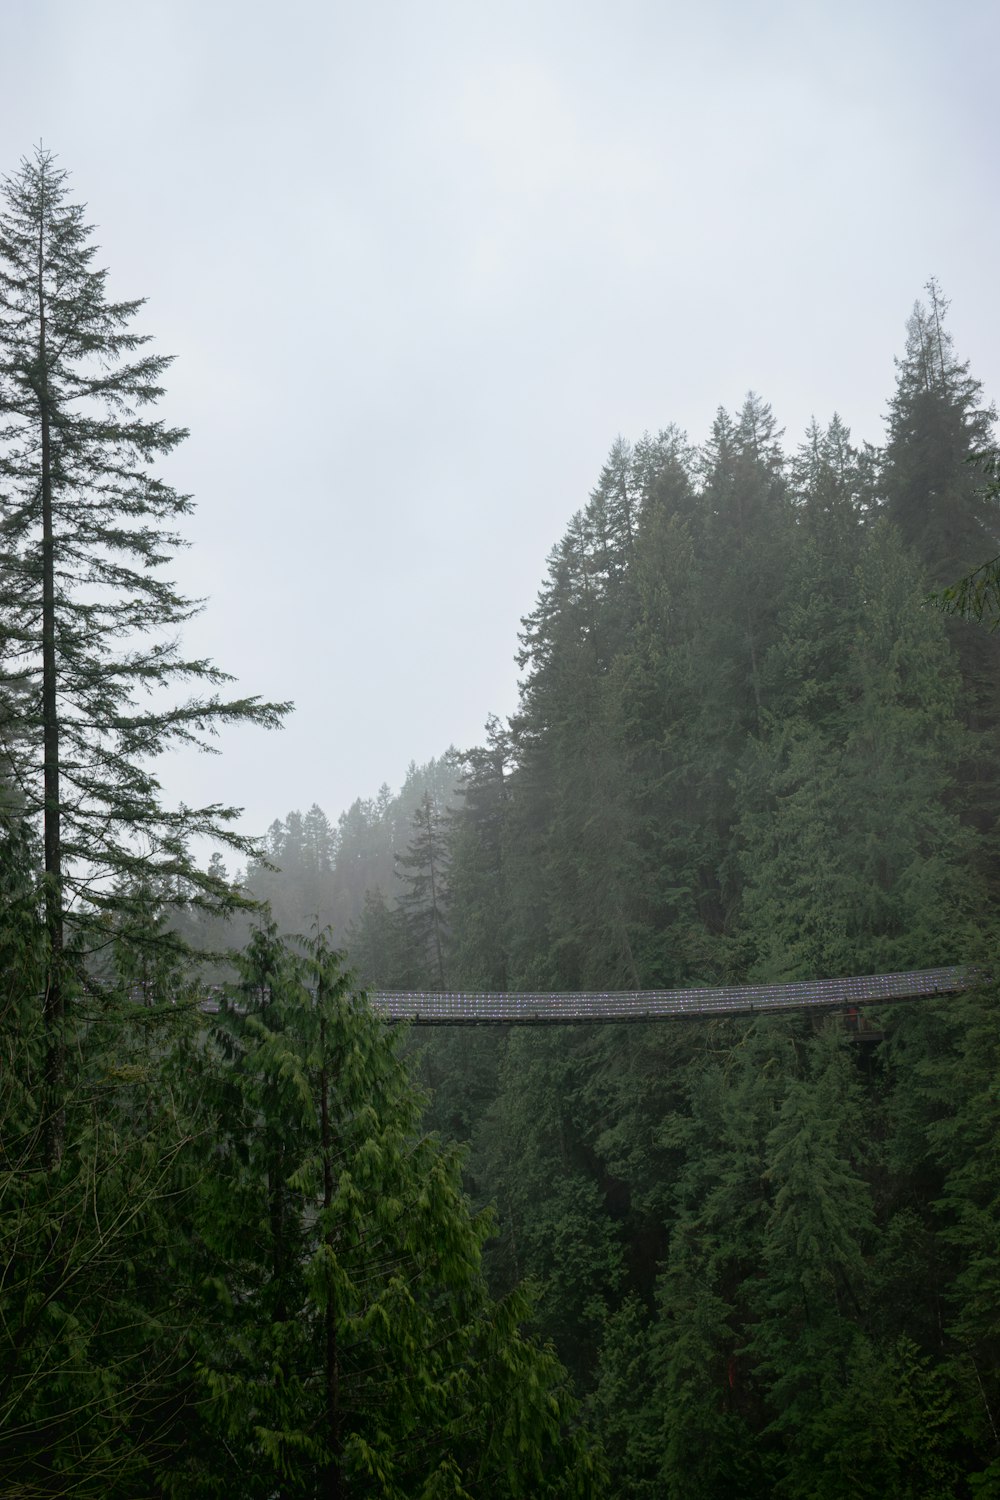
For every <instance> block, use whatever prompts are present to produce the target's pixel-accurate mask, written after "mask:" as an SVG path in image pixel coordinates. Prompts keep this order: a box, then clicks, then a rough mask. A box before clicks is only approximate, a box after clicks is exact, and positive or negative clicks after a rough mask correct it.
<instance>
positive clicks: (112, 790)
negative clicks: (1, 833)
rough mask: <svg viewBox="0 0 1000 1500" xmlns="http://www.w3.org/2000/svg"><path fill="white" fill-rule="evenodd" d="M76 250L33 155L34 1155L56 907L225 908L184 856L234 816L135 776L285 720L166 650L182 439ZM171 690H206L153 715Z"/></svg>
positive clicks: (152, 369)
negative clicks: (39, 880) (173, 469)
mask: <svg viewBox="0 0 1000 1500" xmlns="http://www.w3.org/2000/svg"><path fill="white" fill-rule="evenodd" d="M90 236H91V231H90V227H89V226H88V225H87V223H86V221H85V211H84V208H83V207H82V206H81V205H79V204H74V203H73V202H71V201H70V199H69V196H68V188H67V180H66V173H65V172H63V171H61V170H59V169H58V168H57V166H56V164H55V161H54V158H53V157H52V155H51V153H49V152H47V151H44V150H42V149H41V147H39V148H38V149H37V150H36V152H35V153H34V156H33V157H31V158H30V159H26V160H24V161H22V163H21V166H20V170H19V171H18V172H17V173H16V174H15V175H14V176H12V177H9V178H7V179H6V180H5V182H4V187H3V202H2V208H0V613H2V616H3V619H4V636H3V640H2V641H0V696H2V697H3V699H4V700H6V702H7V704H8V705H12V707H13V723H12V725H11V724H9V723H8V724H7V725H0V732H3V733H4V743H3V746H2V751H0V753H2V756H3V759H4V760H6V761H7V762H8V763H9V764H10V766H11V768H12V774H13V777H14V779H15V782H16V785H17V788H18V790H19V792H20V795H21V797H22V798H23V803H24V810H25V814H26V816H28V817H29V818H35V817H37V818H39V819H40V821H41V823H42V825H43V835H44V836H43V845H44V871H45V911H46V925H47V930H48V939H49V946H50V969H49V976H48V983H47V988H46V1014H47V1019H48V1023H49V1031H50V1035H51V1038H52V1049H51V1057H50V1067H49V1079H48V1090H49V1094H50V1096H51V1107H52V1109H53V1111H54V1115H53V1122H54V1125H53V1132H52V1136H51V1140H50V1152H52V1153H56V1152H57V1150H58V1136H59V1123H58V1121H59V1108H60V1105H59V1099H60V1094H61V1087H62V1085H61V1082H60V1080H61V1074H62V1043H61V1041H60V1039H59V1035H60V1032H61V1028H62V1024H63V1019H64V1012H65V1000H66V993H67V967H66V963H65V957H64V950H65V947H66V936H67V934H66V912H67V910H68V908H69V907H70V905H71V903H72V904H73V905H74V922H75V923H76V924H77V930H79V927H80V924H81V923H82V922H84V921H85V920H86V917H87V913H88V912H93V911H94V910H95V908H96V909H97V910H99V909H100V908H102V907H106V906H107V905H108V904H109V903H111V904H113V902H114V899H115V898H114V896H113V893H112V883H113V881H114V880H115V879H117V878H121V877H127V876H129V875H131V874H134V873H135V872H137V871H138V870H140V869H141V870H142V871H144V872H145V873H146V874H147V875H155V876H156V877H160V876H163V877H170V878H171V879H176V878H177V877H181V876H182V877H183V878H184V880H185V881H186V882H188V888H189V889H190V890H192V891H193V893H194V895H195V897H196V899H198V900H202V901H206V902H208V903H209V904H211V903H212V902H213V901H223V902H225V901H230V900H231V899H232V892H231V888H228V887H223V888H222V889H220V888H219V886H218V884H217V883H216V882H214V881H213V880H212V879H211V878H210V877H209V876H208V875H207V874H206V873H205V872H203V871H199V870H198V868H197V866H196V864H195V863H194V861H193V860H192V859H191V858H190V856H189V855H188V853H187V849H186V842H185V841H186V839H187V837H188V836H189V835H193V834H208V835H211V836H212V837H214V838H215V839H218V840H221V841H222V842H224V843H227V844H229V845H230V846H232V847H236V848H241V849H249V848H250V847H251V846H250V843H249V841H247V840H245V839H243V838H241V837H240V836H239V835H237V834H236V833H235V832H234V831H233V829H232V826H231V825H232V820H233V819H234V817H235V815H236V812H237V809H234V808H231V807H227V806H224V805H222V804H212V805H210V806H206V807H201V808H181V809H180V810H177V811H174V810H171V809H168V808H167V807H165V806H164V805H163V803H162V800H161V795H160V786H159V783H158V781H157V779H156V775H155V773H154V770H153V769H152V768H151V765H150V762H151V760H152V759H153V758H154V757H155V756H156V755H157V754H159V753H160V752H162V751H164V750H166V749H168V748H170V747H172V746H175V745H183V744H194V745H199V746H201V747H203V748H205V740H204V735H205V734H206V733H208V734H211V733H214V731H215V730H216V728H217V727H218V726H219V725H220V724H224V723H226V722H229V721H232V720H252V721H255V722H257V723H260V724H264V725H273V724H276V723H277V722H278V721H279V720H280V717H281V715H282V713H283V712H284V711H285V709H286V708H287V705H282V704H270V703H262V702H261V701H260V700H259V699H257V698H242V699H235V700H229V701H226V700H224V699H222V698H220V697H219V695H218V694H217V693H215V692H214V691H211V690H212V689H214V688H216V687H217V686H219V685H220V684H222V683H224V682H226V681H228V680H229V679H227V678H226V676H225V674H224V673H222V672H220V671H219V670H218V669H217V668H216V667H214V666H213V665H212V663H211V662H209V661H206V660H201V659H185V658H184V656H183V655H182V654H181V652H180V647H179V644H178V639H177V634H176V632H177V629H178V627H179V626H180V625H182V624H183V622H184V621H185V620H188V619H189V618H190V617H191V616H192V615H193V614H194V613H196V611H197V609H198V605H197V604H196V603H195V602H192V601H191V600H188V599H186V598H184V597H183V596H182V595H181V594H179V593H178V592H177V590H176V589H175V588H174V587H173V585H172V584H170V583H169V582H166V581H165V580H164V579H163V577H162V576H161V573H160V567H161V565H162V564H163V563H164V562H165V561H167V559H168V558H169V557H170V555H171V553H172V552H173V551H174V549H175V548H176V547H178V546H179V545H181V539H180V537H179V536H178V535H177V534H176V532H175V531H174V530H173V527H174V524H175V523H176V521H177V520H178V519H179V518H180V517H182V516H183V515H185V514H186V513H187V512H188V511H189V510H190V508H191V502H190V499H189V497H187V496H186V495H181V494H178V493H177V491H175V490H174V489H172V488H171V487H170V485H168V484H166V483H165V482H164V481H163V480H161V479H158V478H157V477H155V475H154V474H153V473H152V472H151V468H150V466H151V465H152V464H153V462H154V461H155V460H157V459H160V458H163V457H165V456H166V455H168V454H169V453H170V452H171V451H172V450H173V449H174V448H175V447H176V446H177V444H178V443H179V442H180V441H181V439H182V438H183V437H184V436H185V434H184V431H183V430H182V429H179V428H172V427H168V426H166V425H165V424H164V423H163V422H161V421H157V420H154V419H152V418H149V417H147V416H146V415H145V411H146V409H147V408H148V407H150V406H151V405H153V404H154V403H155V402H156V401H157V399H158V398H159V397H160V395H161V394H162V387H161V380H162V377H163V375H164V372H165V371H166V368H167V366H168V364H169V362H170V361H169V359H167V358H166V357H165V356H163V355H158V354H154V353H149V352H146V351H145V349H144V345H145V344H146V343H147V342H148V339H147V336H146V335H144V334H142V333H140V332H138V331H136V328H135V320H136V316H137V314H138V312H139V309H140V308H141V306H142V302H141V301H140V300H132V301H113V300H112V299H111V298H110V296H109V294H108V287H107V273H106V272H105V271H104V270H101V269H98V268H97V267H96V265H95V255H96V247H95V246H94V245H93V243H92V242H91V237H90ZM177 682H181V683H184V682H193V683H194V684H196V685H197V686H198V687H201V688H207V689H209V690H210V691H208V692H207V693H202V694H201V695H199V696H195V697H192V698H189V699H187V700H185V701H182V702H180V703H177V704H175V705H174V706H173V707H162V706H161V703H162V699H161V698H160V696H159V695H160V691H161V689H162V688H163V687H164V686H167V685H170V684H172V683H177ZM150 699H152V701H150Z"/></svg>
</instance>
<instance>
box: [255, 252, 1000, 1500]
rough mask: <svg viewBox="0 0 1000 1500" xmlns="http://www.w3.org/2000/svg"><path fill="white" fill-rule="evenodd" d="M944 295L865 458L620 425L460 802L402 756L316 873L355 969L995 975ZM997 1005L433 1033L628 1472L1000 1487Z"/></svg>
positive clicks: (544, 1321)
mask: <svg viewBox="0 0 1000 1500" xmlns="http://www.w3.org/2000/svg"><path fill="white" fill-rule="evenodd" d="M946 312H947V304H946V301H945V299H944V297H943V294H942V292H941V290H940V288H939V287H938V286H937V284H936V283H934V282H931V283H930V284H929V285H928V287H927V289H926V300H925V301H923V302H922V303H919V304H918V305H917V307H916V308H915V310H914V314H913V317H912V318H911V320H910V322H909V324H908V326H907V329H906V342H905V346H904V349H903V353H902V355H901V357H900V360H899V362H898V377H897V385H896V390H895V392H894V393H893V394H892V396H891V399H890V402H889V407H888V418H887V431H886V438H885V443H884V446H882V447H880V448H876V447H873V446H871V445H870V444H860V445H859V444H856V443H855V442H854V441H853V440H852V436H851V434H850V432H849V431H848V430H847V429H846V427H845V426H844V424H843V422H842V421H841V420H840V419H839V417H837V416H834V417H832V418H831V419H830V420H829V421H828V422H826V423H820V422H816V421H814V422H813V423H812V424H811V426H810V428H809V430H808V432H807V433H806V434H805V436H804V438H803V439H802V441H801V442H799V443H797V444H788V443H786V441H785V438H784V434H783V433H782V432H781V431H780V430H779V426H778V422H777V419H776V417H775V415H774V414H773V413H772V411H771V409H770V407H769V406H768V405H767V403H766V401H764V400H763V399H762V398H760V397H759V396H756V395H750V396H748V398H747V400H746V401H745V403H744V405H743V406H742V407H741V409H740V410H739V411H737V412H727V411H724V410H720V411H719V412H718V413H717V415H716V417H715V419H714V421H713V423H712V426H711V430H710V432H709V435H708V438H707V440H706V441H705V442H704V443H703V444H702V445H701V446H700V447H696V446H694V445H693V444H691V443H690V442H689V441H688V439H687V437H686V436H685V435H684V434H682V433H680V432H678V431H677V430H675V429H673V428H666V429H664V430H663V431H661V432H658V433H656V434H655V435H648V434H647V435H644V436H643V437H642V438H640V439H638V440H637V441H635V442H634V443H629V442H627V441H625V440H624V439H621V438H619V439H617V440H616V441H615V442H614V444H613V445H612V447H611V449H610V452H609V455H608V460H607V463H606V464H605V466H604V468H603V469H602V471H601V473H600V475H599V476H598V479H597V483H596V485H595V487H594V490H593V492H592V494H591V495H590V497H589V499H588V501H587V503H586V504H585V506H584V507H583V508H582V509H581V511H580V512H579V513H578V514H577V515H576V516H574V517H573V518H572V519H571V521H570V523H569V525H568V527H567V529H566V533H565V535H564V536H563V538H562V539H561V540H560V541H559V543H558V544H557V545H556V547H555V548H554V549H553V551H552V553H551V555H550V557H549V560H548V566H547V571H546V576H545V579H544V582H543V584H542V588H541V590H540V593H539V596H538V602H537V605H536V607H535V609H534V610H533V611H532V612H531V614H530V615H529V616H528V617H527V618H526V619H525V621H524V622H523V630H522V635H521V643H520V655H519V661H520V665H521V668H522V673H523V677H522V686H521V699H520V704H519V707H518V710H517V712H516V713H515V714H514V715H513V717H512V718H511V720H510V723H509V724H503V723H501V722H500V721H499V720H497V719H492V720H491V721H490V723H489V724H488V726H487V733H486V737H485V739H484V742H483V744H482V745H480V746H476V747H473V748H472V749H470V750H468V751H466V752H463V753H461V754H457V755H453V756H451V757H450V758H449V760H448V765H449V767H450V768H451V769H452V770H453V772H455V773H457V775H458V780H457V785H456V787H455V789H454V791H453V792H449V788H448V787H447V786H442V784H441V782H440V781H439V780H437V779H436V778H437V776H438V773H439V767H437V766H431V767H428V768H427V780H426V792H427V798H428V803H427V804H421V801H420V795H419V785H420V772H419V771H417V770H415V769H412V770H411V772H410V775H409V777H408V781H407V789H406V795H405V799H404V798H401V799H399V800H398V801H394V800H393V799H391V798H389V797H388V795H387V794H386V793H385V792H383V794H382V795H381V798H380V804H379V810H378V812H375V811H374V810H372V811H371V812H370V813H369V815H368V817H367V819H361V818H360V817H359V812H358V805H357V804H356V806H355V808H354V809H352V810H351V812H350V813H349V814H346V815H345V817H344V819H342V820H341V823H340V825H339V827H338V830H337V833H336V835H335V839H334V849H333V867H334V872H335V874H334V876H333V877H332V879H333V880H334V881H335V880H336V879H337V878H338V877H337V874H336V872H339V873H340V877H341V878H342V879H343V880H344V881H345V882H346V881H349V880H350V879H351V874H352V873H353V874H354V875H356V876H357V877H358V879H357V884H356V885H353V886H352V888H351V894H350V896H349V897H348V896H347V893H346V887H343V886H342V887H341V888H340V889H341V892H342V894H341V895H340V898H339V899H340V901H341V902H342V905H341V907H340V909H339V912H338V909H337V907H336V906H331V908H330V911H331V915H332V917H333V920H334V922H335V924H338V926H337V930H338V933H339V934H340V938H339V940H342V941H345V942H346V944H347V947H348V950H349V954H350V957H351V959H352V961H353V962H354V963H355V964H357V966H358V968H359V970H360V972H361V974H362V976H363V977H364V978H365V979H366V980H367V981H369V982H371V983H374V984H377V985H381V986H385V987H393V986H399V987H407V986H410V987H414V988H418V987H419V988H435V987H437V988H443V987H445V986H446V985H447V986H448V987H451V988H496V989H512V990H517V989H524V988H527V989H553V990H572V989H579V988H593V989H604V988H608V989H618V988H621V989H629V988H656V987H661V986H680V985H693V984H712V983H723V982H739V981H769V980H772V981H781V980H792V979H801V978H808V977H811V976H820V975H824V976H827V975H835V974H851V973H869V972H878V971H883V972H884V971H890V970H893V969H901V968H909V967H925V966H928V965H933V964H939V963H942V964H943V963H954V962H969V961H980V962H982V963H983V964H984V965H986V966H987V968H989V966H990V965H991V962H992V955H993V952H994V950H995V941H996V909H997V897H998V884H997V845H996V838H997V826H998V813H1000V807H998V805H997V783H996V768H997V765H998V755H997V749H998V746H997V741H996V736H997V724H998V715H1000V643H998V640H997V638H996V637H994V636H992V635H990V634H989V633H988V632H986V631H984V630H983V629H981V628H979V627H977V626H975V625H974V624H970V623H968V622H967V621H964V620H962V619H957V618H948V616H947V615H946V614H945V613H943V612H942V611H941V610H940V609H938V608H936V607H935V606H934V604H933V602H932V597H931V596H932V594H933V593H934V591H935V590H938V591H940V590H941V588H942V587H944V586H947V585H949V584H954V583H956V582H957V580H958V579H960V578H961V577H962V576H963V575H966V574H968V573H970V572H971V571H972V570H974V569H976V568H977V567H978V566H979V565H981V564H982V563H984V562H985V561H988V560H989V559H991V558H993V557H995V556H996V555H997V553H998V552H1000V499H998V495H997V491H996V487H995V485H994V486H992V487H991V485H990V482H989V480H990V468H989V457H990V454H991V453H992V452H993V451H994V450H993V447H992V444H993V441H994V412H993V410H992V408H991V407H990V406H989V405H988V404H987V403H986V401H985V399H984V397H983V393H982V390H981V388H980V386H979V384H978V382H977V381H976V380H975V378H974V376H973V375H972V374H971V373H970V371H969V369H968V366H967V365H965V364H964V363H962V361H961V359H960V357H959V356H958V354H957V353H956V351H955V350H954V348H953V345H952V341H951V337H950V335H949V332H948V327H947V319H946ZM984 460H985V466H984ZM404 801H405V810H406V812H407V814H408V818H407V820H404V819H403V818H402V817H401V816H400V815H401V814H402V813H403V811H404ZM422 805H423V806H424V808H425V810H424V812H421V811H420V809H421V806H422ZM427 805H430V806H432V807H433V809H434V829H435V834H436V832H437V830H440V832H441V835H442V838H443V843H444V849H445V852H444V855H443V857H442V858H441V859H440V860H439V862H438V864H437V865H436V868H437V869H441V868H443V869H444V871H445V876H444V881H443V883H440V882H439V883H438V884H437V886H436V889H435V893H434V910H436V911H437V912H438V914H439V916H440V928H439V932H440V934H442V946H441V956H440V962H439V961H438V956H437V953H436V951H435V950H433V949H432V948H431V946H430V944H429V941H428V922H429V920H430V911H431V908H430V906H429V901H428V892H427V886H426V883H424V884H423V885H422V886H421V887H420V891H419V895H420V900H421V907H420V910H421V916H422V922H416V923H415V922H414V921H413V916H414V912H413V906H412V887H410V888H409V889H408V887H407V883H406V880H405V879H403V880H400V879H399V875H404V876H405V875H407V874H409V875H411V876H412V874H413V872H414V871H415V870H420V871H422V872H427V871H429V864H430V861H429V848H428V823H427V814H426V806H427ZM390 808H392V809H394V811H393V813H392V814H391V815H390ZM393 819H395V827H394V829H393V834H392V837H393V840H394V842H393V845H392V847H393V848H394V850H395V852H396V857H397V858H396V871H397V873H396V874H392V873H391V872H390V862H389V858H388V853H387V838H388V834H389V826H390V822H391V821H392V820H393ZM289 822H291V820H289ZM359 835H360V839H361V847H359ZM340 840H343V845H342V846H341V843H340ZM341 847H343V849H344V852H345V856H347V857H345V859H344V861H343V863H342V862H341V853H340V850H341ZM362 847H364V848H366V849H367V851H368V852H367V853H362ZM378 860H380V861H381V863H380V864H377V861H378ZM299 868H300V866H299V865H296V866H295V869H296V870H297V869H299ZM291 873H292V872H291V871H290V874H291ZM253 878H254V877H251V879H253ZM283 878H284V877H282V879H283ZM363 882H367V888H366V891H365V892H364V893H363V894H362V883H363ZM359 902H363V904H362V905H361V906H360V908H359ZM301 910H304V908H303V909H301ZM998 1035H1000V1033H998V1029H997V1011H996V997H995V994H994V993H993V992H992V991H987V992H985V993H984V994H982V995H977V996H974V997H968V998H965V999H962V1000H960V1001H950V1002H948V1004H947V1005H943V1004H937V1003H928V1004H926V1005H924V1004H921V1005H920V1006H913V1007H911V1008H904V1007H900V1008H899V1009H897V1010H892V1011H886V1012H885V1014H884V1015H881V1016H877V1017H876V1016H873V1017H869V1018H868V1019H867V1020H866V1021H865V1022H864V1029H862V1031H861V1032H859V1033H858V1032H854V1031H852V1030H850V1029H849V1028H848V1027H847V1026H845V1024H844V1023H843V1021H837V1020H833V1021H831V1022H830V1023H829V1024H828V1025H827V1026H825V1027H820V1028H819V1029H817V1028H816V1027H815V1026H814V1024H813V1023H812V1022H811V1021H809V1020H804V1019H788V1018H783V1019H775V1018H770V1019H765V1018H761V1019H757V1020H749V1021H748V1020H741V1021H722V1020H720V1021H715V1022H710V1023H683V1024H678V1025H676V1026H673V1025H672V1026H669V1027H666V1026H643V1025H634V1026H628V1027H619V1028H616V1027H607V1028H603V1029H602V1028H589V1027H588V1028H556V1029H550V1028H542V1029H540V1030H538V1031H534V1030H525V1031H518V1030H513V1031H511V1032H509V1033H507V1034H504V1033H503V1032H497V1031H492V1030H490V1031H485V1030H481V1031H475V1030H474V1031H462V1030H459V1029H455V1030H452V1031H447V1030H443V1031H440V1032H435V1033H432V1034H431V1040H430V1041H424V1040H423V1038H422V1039H421V1055H422V1056H421V1067H422V1069H423V1076H424V1078H425V1081H426V1082H427V1083H428V1084H429V1086H430V1087H431V1089H432V1101H431V1104H430V1109H429V1114H428V1120H429V1123H431V1124H433V1125H435V1126H436V1127H437V1128H438V1129H439V1130H440V1131H441V1132H442V1133H443V1134H444V1135H445V1136H446V1137H448V1136H451V1137H452V1138H455V1139H457V1140H462V1141H467V1142H469V1143H470V1152H469V1155H468V1157H467V1159H466V1164H465V1173H466V1183H467V1186H468V1188H469V1191H470V1192H471V1193H472V1194H473V1196H474V1198H475V1199H476V1201H481V1202H483V1203H491V1204H494V1205H495V1206H496V1209H497V1212H498V1215H499V1229H500V1233H499V1237H498V1238H497V1239H496V1240H494V1241H492V1242H491V1243H490V1245H489V1246H487V1251H486V1253H487V1266H488V1269H489V1273H490V1276H491V1279H492V1282H493V1284H494V1285H495V1286H497V1287H502V1286H505V1285H513V1284H514V1283H515V1282H516V1281H517V1280H518V1279H519V1278H521V1277H523V1276H525V1275H527V1276H529V1277H530V1278H531V1279H532V1280H533V1281H535V1282H536V1284H537V1285H538V1286H539V1287H540V1288H541V1295H540V1300H539V1303H538V1308H537V1314H536V1317H537V1326H538V1328H539V1329H540V1331H541V1333H542V1334H543V1335H544V1336H545V1337H547V1338H550V1339H551V1340H552V1341H553V1343H554V1345H555V1347H556V1348H557V1350H558V1351H559V1353H560V1355H561V1357H562V1358H563V1360H564V1361H565V1362H566V1364H567V1366H568V1367H569V1369H570V1371H571V1372H572V1374H573V1376H574V1379H575V1381H576V1384H577V1389H578V1391H579V1392H580V1393H581V1395H582V1396H583V1399H584V1409H585V1412H586V1415H587V1420H588V1422H589V1423H590V1424H591V1425H592V1429H593V1430H594V1431H595V1432H596V1433H597V1434H599V1436H600V1438H601V1441H602V1443H603V1445H604V1448H605V1451H606V1454H607V1455H608V1457H609V1459H610V1461H611V1462H610V1468H611V1474H612V1476H613V1477H612V1480H611V1482H610V1486H609V1489H608V1493H609V1494H614V1495H617V1496H621V1497H623V1500H624V1497H626V1496H627V1497H629V1500H631V1497H634V1496H648V1497H650V1500H652V1497H660V1496H671V1497H673V1496H676V1497H677V1500H682V1497H683V1500H690V1497H701V1496H704V1497H715V1496H720V1495H731V1494H739V1495H746V1496H756V1495H759V1496H761V1497H763V1496H772V1495H775V1496H795V1497H802V1500H806V1497H810V1500H811V1497H815V1496H829V1497H831V1500H834V1497H840V1496H844V1495H848V1494H849V1495H852V1496H855V1495H868V1494H870V1495H872V1496H875V1495H893V1496H897V1495H899V1496H917V1495H920V1496H930V1495H940V1496H942V1497H944V1496H952V1495H957V1494H969V1495H971V1494H976V1495H983V1494H993V1493H994V1492H997V1486H998V1485H1000V1449H998V1445H997V1430H998V1411H1000V1342H998V1337H1000V1328H998V1324H997V1308H998V1307H1000V1295H998V1293H1000V1281H998V1277H1000V1256H998V1250H997V1247H998V1245H1000V1221H998V1217H997V1196H996V1184H997V1167H998V1164H997V1159H996V1148H995V1141H996V1139H997V1135H996V1127H997V1124H998V1123H1000V1122H998V1121H997V1116H996V1098H997V1091H996V1090H997V1083H998V1081H1000V1078H998V1065H1000V1055H998Z"/></svg>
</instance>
